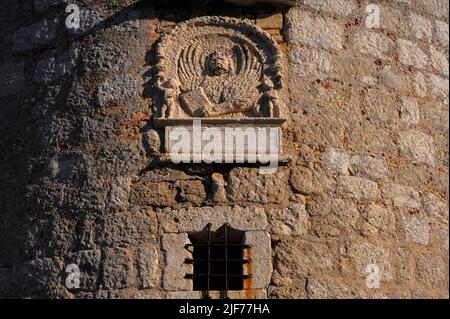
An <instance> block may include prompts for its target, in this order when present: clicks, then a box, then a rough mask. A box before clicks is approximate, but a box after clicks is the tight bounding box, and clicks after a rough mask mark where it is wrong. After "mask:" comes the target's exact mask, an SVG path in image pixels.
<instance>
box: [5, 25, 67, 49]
mask: <svg viewBox="0 0 450 319" xmlns="http://www.w3.org/2000/svg"><path fill="white" fill-rule="evenodd" d="M58 23H59V22H58V21H57V20H56V19H43V20H41V21H39V22H36V23H34V24H32V25H30V26H27V27H23V28H20V29H18V30H17V31H16V32H14V34H13V35H12V41H13V49H14V50H16V51H25V50H31V49H34V48H36V47H38V46H40V45H43V44H47V43H48V42H50V41H52V40H53V39H54V38H55V37H56V31H57V28H58Z"/></svg>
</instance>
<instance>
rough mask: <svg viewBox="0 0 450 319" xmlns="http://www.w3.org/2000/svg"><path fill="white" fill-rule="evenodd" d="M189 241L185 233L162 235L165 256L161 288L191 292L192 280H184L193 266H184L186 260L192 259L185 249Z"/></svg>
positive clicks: (191, 271) (190, 272)
mask: <svg viewBox="0 0 450 319" xmlns="http://www.w3.org/2000/svg"><path fill="white" fill-rule="evenodd" d="M189 243H190V240H189V238H188V235H187V234H186V233H183V234H164V235H163V237H162V250H163V252H164V256H165V266H164V269H163V282H162V285H163V288H164V290H169V291H185V290H188V291H189V290H192V287H193V282H192V280H189V279H185V278H184V276H185V275H186V274H192V273H193V265H192V264H186V263H185V262H184V261H185V259H186V258H192V254H191V253H190V252H189V250H187V249H186V248H185V245H187V244H189Z"/></svg>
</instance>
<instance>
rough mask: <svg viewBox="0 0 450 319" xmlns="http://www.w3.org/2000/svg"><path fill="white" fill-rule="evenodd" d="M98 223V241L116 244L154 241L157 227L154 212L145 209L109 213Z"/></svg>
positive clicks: (124, 244)
mask: <svg viewBox="0 0 450 319" xmlns="http://www.w3.org/2000/svg"><path fill="white" fill-rule="evenodd" d="M99 224H100V225H99V228H100V230H101V231H100V232H99V234H98V240H99V242H101V243H105V244H106V245H116V246H126V245H128V244H138V243H139V244H143V243H148V242H154V241H155V237H156V233H157V231H156V230H157V227H158V222H157V219H156V213H155V212H154V211H153V210H146V209H142V210H138V211H131V212H127V213H122V212H117V213H111V214H109V215H107V216H105V218H104V221H101V222H100V223H99Z"/></svg>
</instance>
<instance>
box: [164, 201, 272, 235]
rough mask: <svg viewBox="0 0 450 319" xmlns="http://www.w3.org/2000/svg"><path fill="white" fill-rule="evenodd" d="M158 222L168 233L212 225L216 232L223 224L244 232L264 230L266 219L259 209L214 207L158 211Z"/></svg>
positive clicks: (188, 230) (193, 230) (194, 230)
mask: <svg viewBox="0 0 450 319" xmlns="http://www.w3.org/2000/svg"><path fill="white" fill-rule="evenodd" d="M158 220H159V222H160V225H161V227H162V229H163V230H164V231H165V232H169V233H178V232H197V231H201V230H202V229H204V228H205V226H206V225H207V224H208V223H212V229H213V230H216V229H218V228H220V227H222V226H223V225H224V224H225V223H229V224H230V226H231V227H232V228H235V229H244V230H264V229H265V228H266V227H267V218H266V214H265V212H264V209H263V208H261V207H239V206H234V207H230V206H216V207H198V208H186V209H178V210H172V209H167V208H166V209H164V210H158Z"/></svg>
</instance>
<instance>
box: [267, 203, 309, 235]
mask: <svg viewBox="0 0 450 319" xmlns="http://www.w3.org/2000/svg"><path fill="white" fill-rule="evenodd" d="M267 218H268V221H269V231H270V233H271V234H275V235H282V236H302V235H306V233H307V232H308V214H307V212H306V209H305V206H304V205H301V204H297V203H292V204H290V205H289V206H288V207H286V208H274V209H271V210H270V212H269V213H268V215H267Z"/></svg>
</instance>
